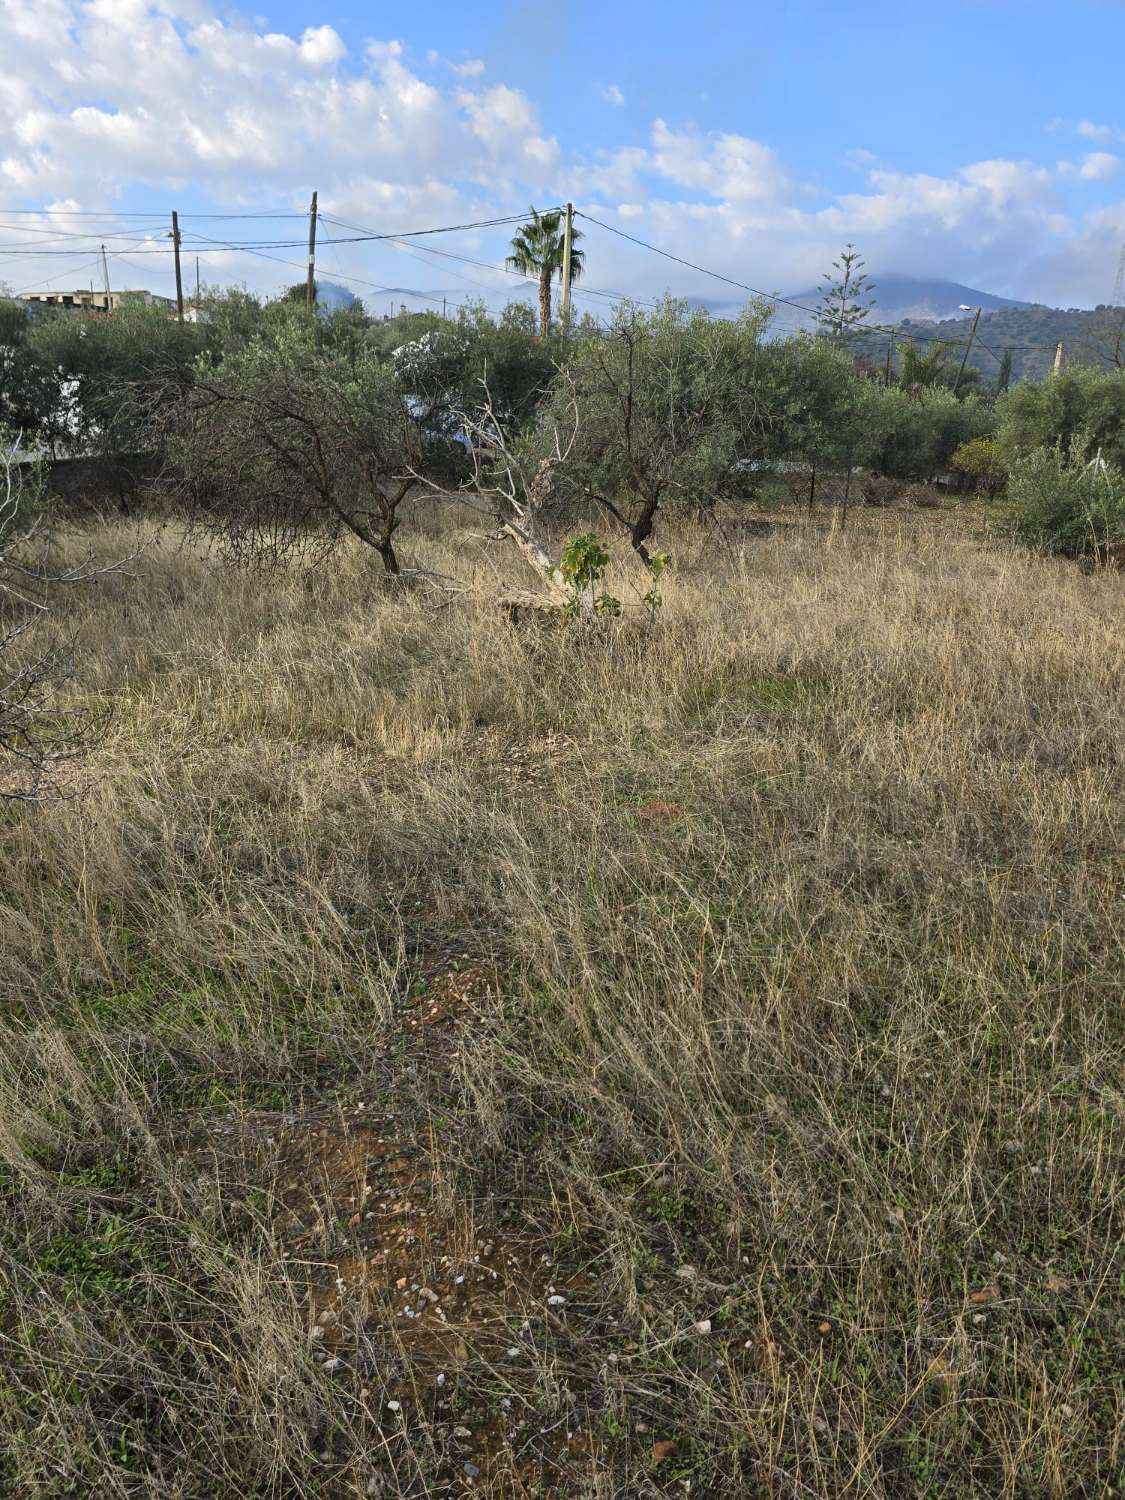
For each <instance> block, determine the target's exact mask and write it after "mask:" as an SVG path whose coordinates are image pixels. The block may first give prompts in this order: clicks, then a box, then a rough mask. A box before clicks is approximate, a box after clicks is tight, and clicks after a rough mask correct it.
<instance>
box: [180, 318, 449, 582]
mask: <svg viewBox="0 0 1125 1500" xmlns="http://www.w3.org/2000/svg"><path fill="white" fill-rule="evenodd" d="M309 321H310V320H306V326H302V325H301V324H300V323H296V322H295V323H293V324H291V325H288V326H286V327H285V328H284V329H283V330H282V333H281V335H280V336H279V337H277V338H274V339H272V340H268V341H267V340H265V339H256V340H252V341H251V342H249V343H248V344H246V345H245V346H244V347H242V348H238V349H236V350H234V351H233V352H232V353H229V354H227V355H224V356H223V357H221V358H220V359H218V360H217V361H213V362H212V361H209V360H206V359H204V360H201V361H200V362H199V363H198V364H197V366H196V368H195V370H194V371H193V374H192V379H191V381H190V382H188V383H185V384H184V385H183V387H182V389H181V393H180V400H179V401H178V403H177V404H176V406H175V407H174V409H173V411H172V417H171V421H170V422H169V423H168V437H169V457H170V460H171V465H172V472H173V474H174V476H175V482H176V484H177V486H178V488H179V489H180V491H181V493H184V494H186V496H187V497H188V499H189V501H190V505H191V513H192V515H193V517H194V523H195V525H196V526H197V527H198V528H200V529H202V530H204V531H206V532H207V533H209V534H211V535H212V536H213V537H215V538H216V539H217V540H218V542H219V544H220V546H221V547H222V549H223V550H224V552H225V553H226V555H227V556H228V557H229V558H230V559H231V560H233V561H235V562H238V563H241V564H244V565H251V566H269V565H274V564H278V563H281V562H283V561H285V560H287V559H288V558H291V557H300V558H302V559H304V560H305V561H306V562H309V563H317V562H320V561H323V560H324V558H326V557H327V556H329V555H330V554H331V553H332V552H333V551H334V550H335V549H336V548H337V547H338V546H339V544H340V543H341V542H342V541H343V540H344V539H345V538H346V537H348V536H352V537H356V538H358V539H359V540H360V541H361V542H363V543H364V544H365V545H367V546H369V547H371V548H372V549H373V550H374V551H375V552H377V553H378V555H379V557H380V559H381V561H382V564H383V567H384V569H385V571H386V572H387V573H388V574H392V575H395V574H398V573H399V572H400V571H401V569H400V564H399V560H398V556H397V553H396V551H395V545H394V537H395V532H396V531H397V529H398V524H399V509H400V506H401V504H402V502H403V500H405V498H406V497H407V495H408V494H409V493H410V491H411V489H412V488H413V487H414V484H415V482H416V481H415V470H416V469H417V468H418V466H419V465H420V464H421V463H422V462H423V455H422V452H421V448H420V443H419V437H418V431H417V427H416V424H415V423H414V421H413V420H412V418H411V416H410V413H409V411H408V409H407V405H406V402H405V399H404V396H403V393H402V390H401V388H400V386H399V384H398V382H397V380H396V377H395V372H394V370H393V369H392V368H390V367H389V366H388V365H387V364H386V363H384V362H383V361H381V360H379V359H378V358H377V357H376V356H375V355H374V354H372V353H371V352H370V351H369V350H359V351H356V350H355V349H350V350H349V351H347V352H346V353H340V352H334V351H332V350H330V349H324V348H322V347H320V346H319V345H318V341H317V338H316V335H315V331H314V330H312V329H311V328H310V327H309V326H307V324H308V322H309Z"/></svg>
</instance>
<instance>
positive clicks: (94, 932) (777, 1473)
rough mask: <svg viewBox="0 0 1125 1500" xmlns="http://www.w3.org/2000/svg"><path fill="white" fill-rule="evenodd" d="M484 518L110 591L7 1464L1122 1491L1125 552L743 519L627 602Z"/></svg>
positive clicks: (62, 916)
mask: <svg viewBox="0 0 1125 1500" xmlns="http://www.w3.org/2000/svg"><path fill="white" fill-rule="evenodd" d="M464 519H465V522H466V524H465V525H464V526H463V527H462V526H461V525H460V524H459V520H458V518H457V517H456V516H450V517H446V518H445V519H444V520H443V519H442V518H441V517H439V516H436V515H434V516H430V517H428V518H427V517H420V518H418V523H417V526H416V529H415V532H414V533H413V535H412V536H411V539H410V542H409V545H407V544H405V543H404V551H407V552H409V551H410V550H411V549H414V550H416V552H417V555H418V557H419V558H420V559H422V560H424V561H425V562H426V564H427V565H428V566H432V567H434V568H436V569H439V570H440V571H441V572H443V573H446V574H448V575H451V576H452V577H454V578H456V579H458V580H459V581H460V583H461V584H462V585H464V586H465V588H464V590H463V591H461V592H456V593H453V594H447V593H444V592H435V591H432V590H429V589H426V588H414V589H399V590H398V591H397V592H388V589H387V586H386V584H385V583H384V582H382V581H381V580H380V579H379V577H378V576H377V574H376V572H375V571H374V570H373V569H372V568H371V566H370V565H369V564H368V563H367V562H365V561H364V560H363V559H362V558H361V557H360V556H359V555H358V554H357V555H354V556H353V555H351V554H349V555H348V556H347V558H346V559H345V561H344V563H343V564H342V565H340V566H337V567H334V568H333V569H332V570H331V571H324V572H323V573H321V574H318V575H314V576H311V577H307V578H303V577H301V576H299V575H298V574H296V573H293V574H289V575H284V576H274V577H271V578H260V577H255V576H252V575H242V574H232V573H231V572H229V571H223V570H221V569H220V568H218V567H217V566H215V565H213V564H212V563H211V562H210V561H208V560H207V559H205V558H202V557H200V556H198V555H196V554H194V553H192V552H191V551H190V550H186V549H185V548H184V547H182V546H181V542H180V538H179V536H178V534H177V533H176V531H175V529H174V528H169V529H166V530H164V531H163V532H162V533H161V535H160V536H159V537H158V538H156V539H155V540H151V541H150V542H149V544H148V546H147V550H146V551H145V552H144V553H143V554H142V556H141V557H140V558H139V559H138V561H137V562H136V563H135V564H133V565H132V568H131V571H132V572H133V573H134V574H135V576H134V577H132V578H129V577H124V576H109V577H103V578H101V579H100V580H99V581H98V582H97V584H96V585H90V586H89V587H87V588H85V589H78V590H75V591H73V592H72V593H71V594H69V595H68V596H67V605H66V611H65V618H63V619H62V621H61V623H62V624H63V626H64V628H65V629H66V631H67V632H68V633H70V634H72V635H73V636H74V638H75V643H76V646H77V649H78V653H79V659H80V661H81V663H82V674H81V676H80V678H79V679H78V680H77V681H76V683H75V685H74V686H73V687H72V688H71V689H70V690H69V691H70V692H71V693H72V694H74V695H78V696H84V697H85V699H86V701H88V702H91V703H96V704H99V705H102V706H106V707H112V710H113V719H112V725H111V728H110V731H109V735H108V738H107V739H106V740H105V742H104V744H103V745H102V746H101V747H100V748H99V749H98V750H97V751H96V752H95V753H94V754H93V755H92V756H90V757H89V758H87V760H85V761H84V762H82V763H75V764H73V765H70V766H68V767H67V769H66V786H67V791H68V793H70V795H68V796H67V797H66V798H64V799H63V800H58V801H54V802H49V803H43V804H39V805H19V804H10V805H7V806H6V807H4V809H3V812H2V814H0V817H2V820H3V844H2V849H0V994H2V1015H3V1020H2V1027H3V1036H2V1045H0V1194H2V1198H3V1222H2V1230H0V1430H2V1438H0V1493H3V1494H4V1495H10V1496H13V1497H18V1500H39V1497H48V1496H50V1497H54V1496H71V1495H77V1496H97V1497H103V1496H104V1497H113V1500H117V1497H121V1500H125V1497H128V1500H139V1497H145V1500H157V1497H159V1500H229V1497H236V1496H237V1497H245V1500H249V1497H255V1500H256V1497H270V1500H275V1497H276V1500H298V1497H306V1496H307V1497H325V1500H335V1497H352V1496H355V1497H361V1496H368V1495H384V1496H399V1495H401V1496H426V1495H433V1496H438V1495H459V1494H470V1493H475V1494H481V1495H488V1496H494V1497H501V1496H503V1497H524V1496H558V1497H569V1496H583V1495H588V1496H601V1497H611V1496H612V1497H618V1496H656V1495H684V1494H687V1493H690V1494H692V1495H697V1496H698V1495H705V1496H748V1497H758V1496H761V1497H770V1500H799V1497H810V1496H815V1497H823V1500H836V1497H854V1500H860V1497H863V1500H884V1497H886V1500H890V1497H913V1496H925V1497H932V1500H938V1497H941V1500H969V1497H993V1496H996V1497H1012V1500H1016V1497H1029V1500H1030V1497H1036V1500H1040V1497H1054V1500H1071V1497H1076V1496H1083V1497H1086V1496H1088V1497H1094V1496H1099V1497H1101V1496H1107V1497H1108V1496H1110V1495H1115V1494H1118V1493H1120V1492H1121V1487H1122V1485H1123V1484H1125V1474H1123V1466H1125V1442H1123V1438H1125V1390H1123V1382H1122V1350H1123V1348H1125V1296H1123V1292H1125V1263H1123V1261H1122V1258H1121V1251H1120V1246H1121V1234H1122V1212H1121V1210H1122V1182H1121V1175H1120V1168H1121V1161H1122V1154H1121V1148H1122V1143H1123V1119H1122V1079H1123V1077H1125V1071H1123V1062H1125V1045H1123V1043H1125V1038H1123V1034H1122V1011H1121V1000H1122V993H1123V988H1125V948H1123V938H1125V797H1123V791H1125V724H1123V717H1122V707H1123V704H1125V650H1123V639H1125V631H1123V625H1125V593H1123V584H1122V580H1121V578H1120V576H1115V575H1106V574H1094V575H1089V576H1087V575H1084V574H1083V573H1081V572H1079V571H1078V570H1077V569H1076V568H1075V567H1074V566H1072V565H1070V564H1066V563H1052V562H1045V561H1042V560H1039V559H1036V558H1034V557H1029V556H1026V555H1022V554H1017V553H1015V552H1013V551H1009V550H1008V549H1007V548H1006V547H1004V546H1001V545H999V544H996V543H988V542H986V541H984V540H982V539H981V538H980V537H978V536H977V535H976V534H975V530H974V527H973V526H972V525H966V524H963V522H962V521H960V520H959V519H958V518H956V517H954V516H949V515H947V516H945V517H944V518H942V517H940V516H939V517H934V516H932V515H927V516H924V517H923V516H921V515H918V516H909V515H904V514H901V513H888V514H886V515H881V516H879V517H878V518H876V519H874V520H871V521H870V522H869V523H868V524H855V523H853V525H852V526H850V527H849V529H848V530H847V532H846V533H845V534H843V535H840V534H839V533H838V532H836V531H832V530H825V529H821V528H818V527H817V526H816V525H814V524H813V523H811V522H808V521H800V522H795V524H793V525H791V526H788V527H779V528H778V529H777V530H775V531H774V532H772V533H770V534H768V535H765V536H744V537H742V538H741V539H740V538H739V536H738V534H737V533H736V532H735V531H733V530H730V529H728V531H727V532H726V533H724V534H722V535H720V534H719V533H717V532H711V531H708V532H706V533H704V532H698V531H696V532H692V531H687V530H685V531H684V533H683V534H682V535H678V536H673V537H671V538H665V537H662V538H661V540H662V544H665V545H667V546H668V548H669V550H670V552H671V553H672V555H673V558H674V563H673V566H672V568H671V570H670V572H669V573H668V575H667V577H666V580H665V581H663V582H662V589H663V593H664V596H665V602H664V606H663V608H662V610H661V611H660V614H659V617H658V619H657V621H656V624H655V626H654V627H653V628H648V627H647V626H646V625H645V624H644V623H643V618H642V616H643V611H640V610H637V609H633V608H627V609H626V613H625V615H624V617H623V618H622V619H621V620H620V621H615V622H611V623H610V624H609V625H608V626H607V628H606V629H605V631H604V633H602V634H600V635H597V634H594V635H591V633H590V632H589V631H585V630H582V629H581V628H579V627H578V626H577V625H576V624H574V623H572V622H567V621H564V620H562V619H560V618H558V617H554V616H551V617H544V618H538V617H531V618H529V619H521V620H518V621H516V622H515V623H513V622H512V621H510V620H509V619H508V618H507V616H506V615H505V614H504V613H503V612H502V611H500V610H498V609H497V608H496V606H495V604H494V602H493V595H494V594H495V591H496V587H497V582H498V579H499V580H500V581H510V582H515V583H518V584H523V583H524V582H525V580H524V578H523V577H522V575H521V573H520V567H521V564H520V561H519V559H518V557H517V556H516V555H515V553H514V552H508V551H505V550H504V548H503V547H496V546H491V547H490V546H488V545H487V544H483V543H481V542H479V541H478V540H474V539H473V538H472V536H471V535H470V533H471V532H472V530H473V529H474V526H473V522H472V518H464ZM138 535H139V534H138V533H134V532H132V531H130V530H129V529H128V528H126V527H124V526H117V525H106V526H104V527H102V528H101V529H100V530H98V531H97V532H96V533H94V534H93V542H94V545H95V546H96V548H97V549H98V551H99V552H100V553H101V554H102V555H104V556H105V557H106V558H112V557H117V556H121V555H122V554H123V553H125V552H128V551H131V550H132V549H133V547H134V546H135V544H136V540H137V537H138ZM89 540H90V536H89V535H84V536H76V537H74V538H72V539H70V540H69V541H68V542H67V545H68V546H70V547H72V548H74V549H81V548H83V547H84V546H86V545H87V543H88V541H89ZM630 578H631V575H629V574H627V573H626V572H625V571H624V570H623V569H622V570H621V572H620V573H619V574H617V575H616V576H613V577H611V579H610V584H611V585H612V587H613V588H614V591H615V592H616V593H617V594H618V595H619V596H620V597H622V598H623V599H624V600H625V601H626V604H627V605H630V604H631V603H632V600H633V593H632V591H631V583H630Z"/></svg>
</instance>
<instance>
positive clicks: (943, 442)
mask: <svg viewBox="0 0 1125 1500" xmlns="http://www.w3.org/2000/svg"><path fill="white" fill-rule="evenodd" d="M868 385H869V387H870V390H869V393H868V395H867V408H868V413H867V416H868V423H869V432H870V438H871V445H872V448H873V449H874V454H873V459H872V467H873V468H874V469H875V470H876V471H877V472H878V473H880V474H887V475H890V476H891V477H892V478H895V479H922V480H929V479H932V478H933V477H934V475H935V474H938V473H940V472H941V471H942V470H943V469H945V468H946V466H947V465H948V464H949V463H950V461H951V459H952V456H953V454H954V453H955V452H956V451H957V449H958V448H960V447H961V446H962V445H963V444H965V443H969V442H971V441H972V440H973V439H974V438H979V437H984V436H987V435H988V434H989V433H990V432H991V431H992V430H993V427H994V418H993V415H992V411H991V409H990V408H989V407H988V406H987V405H986V404H985V403H984V402H983V401H981V400H980V399H979V397H977V396H966V397H965V399H964V400H959V399H958V397H956V396H955V395H954V394H953V392H952V391H948V390H945V389H944V388H943V387H941V386H929V387H926V388H925V389H922V390H918V391H913V392H911V391H906V390H904V389H903V388H902V387H901V386H890V387H888V388H886V389H884V388H883V387H882V386H877V385H873V384H872V383H871V382H870V381H869V382H868Z"/></svg>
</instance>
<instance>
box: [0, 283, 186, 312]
mask: <svg viewBox="0 0 1125 1500" xmlns="http://www.w3.org/2000/svg"><path fill="white" fill-rule="evenodd" d="M18 300H19V301H20V302H34V303H35V304H36V305H37V306H43V307H67V308H73V309H76V310H77V311H79V312H115V311H116V310H117V308H119V307H123V306H125V304H126V303H130V302H132V303H136V302H142V303H143V304H144V305H145V306H146V307H166V308H168V309H169V310H171V309H173V308H174V307H175V306H176V303H175V299H174V298H172V297H159V296H157V294H156V293H155V292H145V291H120V292H92V291H89V290H87V289H85V288H84V289H82V290H81V291H76V292H20V293H19V294H18Z"/></svg>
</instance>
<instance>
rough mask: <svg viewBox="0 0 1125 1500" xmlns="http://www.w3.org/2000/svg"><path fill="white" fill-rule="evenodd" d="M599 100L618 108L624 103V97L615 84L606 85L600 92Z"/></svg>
mask: <svg viewBox="0 0 1125 1500" xmlns="http://www.w3.org/2000/svg"><path fill="white" fill-rule="evenodd" d="M601 98H602V100H603V101H604V102H605V103H606V104H615V105H617V106H618V108H620V107H621V105H623V104H624V103H625V95H624V94H623V93H622V92H621V90H620V89H619V88H618V87H617V85H616V84H615V83H607V84H606V86H605V88H604V89H602V91H601Z"/></svg>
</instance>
